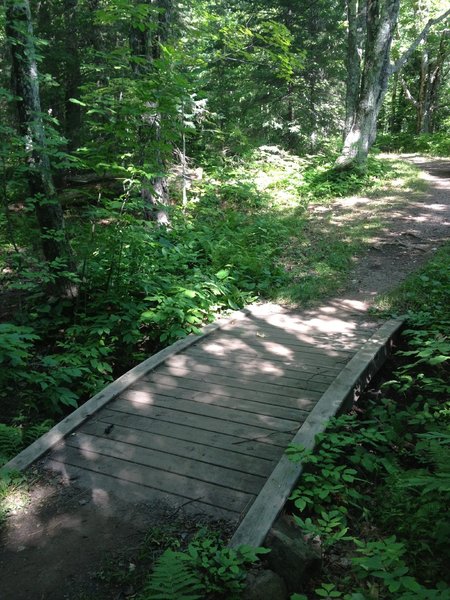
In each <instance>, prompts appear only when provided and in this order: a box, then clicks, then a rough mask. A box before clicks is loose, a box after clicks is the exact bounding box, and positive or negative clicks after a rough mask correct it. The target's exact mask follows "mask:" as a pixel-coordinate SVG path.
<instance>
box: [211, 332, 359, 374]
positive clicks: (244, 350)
mask: <svg viewBox="0 0 450 600" xmlns="http://www.w3.org/2000/svg"><path fill="white" fill-rule="evenodd" d="M269 348H270V349H269ZM202 351H203V352H204V353H206V354H210V355H211V356H215V357H219V356H223V357H227V358H228V357H229V356H231V355H236V354H237V353H238V352H239V355H240V356H241V358H242V360H247V358H255V357H258V358H263V359H264V360H273V361H275V360H278V361H280V362H282V363H284V362H285V361H286V363H288V364H290V365H291V366H295V365H314V366H317V367H327V368H333V367H334V368H338V369H339V368H342V367H343V366H344V365H345V364H346V363H347V362H348V360H347V359H344V358H342V357H339V358H337V357H332V356H326V355H325V354H323V355H322V354H308V353H305V352H294V351H293V350H291V349H289V348H286V347H285V346H282V345H280V344H276V345H274V344H271V345H269V344H268V345H267V347H263V346H261V345H259V347H258V348H255V347H252V346H250V345H249V344H245V343H243V342H242V340H239V339H236V338H230V340H229V342H227V344H224V343H223V340H222V343H221V342H220V340H216V339H214V340H211V341H209V340H208V343H205V344H202Z"/></svg>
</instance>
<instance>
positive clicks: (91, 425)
mask: <svg viewBox="0 0 450 600" xmlns="http://www.w3.org/2000/svg"><path fill="white" fill-rule="evenodd" d="M106 427H107V423H105V422H100V421H92V420H91V421H88V422H87V423H85V424H84V425H82V427H81V429H80V430H79V431H78V432H77V433H75V434H74V436H69V437H68V438H67V441H68V443H69V440H72V437H76V436H78V435H79V433H80V432H81V433H87V434H89V435H95V436H97V437H106V436H107V438H108V439H110V440H116V441H118V442H125V443H127V444H132V445H134V446H139V447H143V448H149V449H151V450H159V451H160V452H165V453H168V454H173V455H175V456H182V457H188V458H191V459H193V460H199V461H202V462H207V463H210V464H212V465H217V466H221V467H225V468H228V469H233V470H236V471H242V472H244V473H252V474H254V475H261V476H262V477H267V476H269V475H270V473H271V472H272V469H273V461H269V460H266V459H261V458H255V457H253V456H250V455H248V454H241V453H238V452H236V451H234V450H231V449H223V448H220V447H214V446H211V445H208V446H207V445H204V444H201V443H199V442H197V441H189V442H186V441H184V440H180V439H177V438H174V437H168V436H165V435H161V434H155V433H151V432H148V431H142V430H140V429H130V427H124V426H122V425H118V424H115V425H114V427H113V428H112V429H110V430H108V434H105V429H106Z"/></svg>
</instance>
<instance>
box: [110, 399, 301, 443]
mask: <svg viewBox="0 0 450 600" xmlns="http://www.w3.org/2000/svg"><path fill="white" fill-rule="evenodd" d="M108 408H111V409H112V410H115V411H118V412H124V413H127V414H134V415H140V416H143V417H148V418H150V419H158V420H159V421H165V422H166V423H177V424H179V425H190V426H193V427H197V428H198V429H206V430H207V431H215V432H217V433H226V434H227V435H232V436H235V437H238V438H243V439H244V440H245V441H252V440H258V441H260V442H264V443H265V444H273V445H275V446H280V447H282V448H285V447H286V445H287V444H289V442H290V441H291V439H292V435H293V434H294V433H295V431H294V430H293V429H292V430H291V431H289V430H286V431H285V432H281V431H274V430H272V429H268V428H263V427H256V426H250V425H245V424H240V423H229V422H228V421H224V420H223V419H213V418H211V417H204V416H202V415H193V414H189V413H184V412H181V411H178V410H170V409H165V410H164V409H161V408H155V407H151V406H147V405H145V404H135V405H132V404H131V403H130V402H129V401H127V400H121V399H116V400H113V401H112V402H111V405H110V407H108ZM237 443H238V442H236V444H237Z"/></svg>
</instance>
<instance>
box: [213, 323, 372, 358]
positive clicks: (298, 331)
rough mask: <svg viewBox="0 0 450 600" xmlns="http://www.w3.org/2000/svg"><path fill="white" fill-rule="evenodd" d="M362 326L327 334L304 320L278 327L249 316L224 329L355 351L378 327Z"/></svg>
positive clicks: (357, 325)
mask: <svg viewBox="0 0 450 600" xmlns="http://www.w3.org/2000/svg"><path fill="white" fill-rule="evenodd" d="M361 325H362V324H361V323H358V324H355V325H354V327H355V329H353V330H351V329H349V330H344V328H341V330H340V331H337V332H331V331H330V332H327V333H325V332H323V331H319V330H317V329H315V328H314V327H311V326H310V325H308V324H307V323H305V321H304V320H300V321H299V322H296V321H295V320H293V319H292V317H289V318H288V319H287V320H285V321H284V323H283V324H277V325H276V324H273V323H271V322H269V321H267V320H266V319H255V318H252V317H251V316H248V317H247V318H246V319H242V320H241V321H239V322H238V323H235V322H233V323H231V322H230V323H229V324H228V325H226V326H225V327H223V331H227V332H229V331H234V330H235V329H236V330H238V331H239V330H241V329H242V330H245V331H249V332H256V331H259V332H260V333H263V334H264V333H265V334H267V336H268V337H272V336H273V337H274V338H278V337H279V338H285V337H290V336H292V337H296V338H297V339H298V340H300V341H301V342H303V343H306V344H313V345H315V346H316V347H319V348H322V347H325V348H327V347H333V346H334V345H336V346H337V347H338V348H344V349H348V350H354V349H355V348H356V347H359V346H362V344H364V343H365V342H366V341H367V340H368V339H369V338H370V336H371V335H372V334H373V333H374V331H376V329H377V327H378V325H377V326H370V327H367V328H362V327H361ZM347 326H348V324H347Z"/></svg>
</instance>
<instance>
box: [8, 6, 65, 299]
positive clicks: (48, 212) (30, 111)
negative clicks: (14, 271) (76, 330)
mask: <svg viewBox="0 0 450 600" xmlns="http://www.w3.org/2000/svg"><path fill="white" fill-rule="evenodd" d="M5 7H6V35H7V38H8V43H9V47H10V52H11V85H12V91H13V93H14V94H15V96H16V104H17V113H18V124H19V130H20V133H21V135H22V136H23V142H24V148H25V152H26V157H27V163H28V169H27V178H28V183H29V189H30V194H31V196H32V198H33V199H34V206H35V212H36V217H37V221H38V224H39V229H40V233H41V243H42V250H43V254H44V257H45V259H46V261H47V262H48V263H49V264H50V266H51V267H52V268H53V269H54V270H55V271H58V270H59V271H62V270H67V269H69V270H72V271H74V270H75V265H74V261H73V256H72V252H71V249H70V245H69V243H68V241H67V238H66V234H65V229H64V218H63V212H62V208H61V205H60V204H59V202H58V199H57V197H56V192H55V186H54V184H53V177H52V173H51V170H50V160H49V155H48V151H47V144H46V138H45V130H44V123H43V120H42V113H41V103H40V95H39V83H38V69H37V62H36V53H35V48H34V40H33V27H32V22H31V13H30V6H29V2H28V0H6V1H5ZM56 279H57V281H56V287H57V288H58V291H59V292H63V293H65V294H69V295H73V293H74V292H75V289H74V287H73V285H72V284H71V283H70V282H69V281H68V280H67V279H66V278H65V277H64V276H56Z"/></svg>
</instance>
